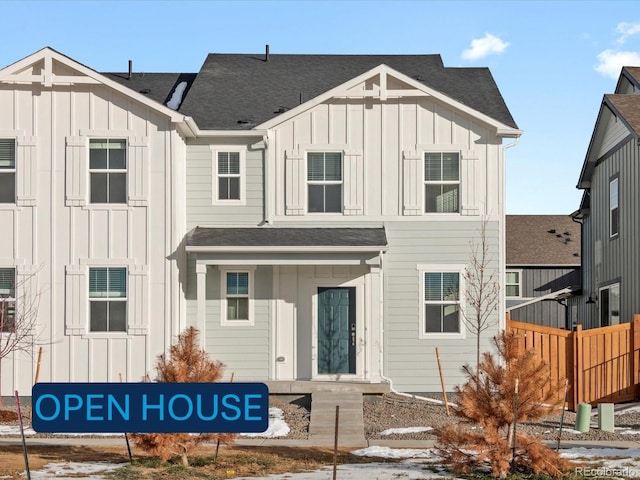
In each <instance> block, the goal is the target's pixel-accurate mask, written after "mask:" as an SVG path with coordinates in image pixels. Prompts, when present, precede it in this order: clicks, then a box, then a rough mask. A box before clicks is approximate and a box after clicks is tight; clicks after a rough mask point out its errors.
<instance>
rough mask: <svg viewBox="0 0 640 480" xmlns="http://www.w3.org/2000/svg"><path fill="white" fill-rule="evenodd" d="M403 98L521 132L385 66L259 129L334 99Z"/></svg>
mask: <svg viewBox="0 0 640 480" xmlns="http://www.w3.org/2000/svg"><path fill="white" fill-rule="evenodd" d="M402 97H433V98H436V99H438V100H440V101H441V102H443V103H446V104H447V105H450V106H452V107H454V108H457V109H458V110H461V111H463V112H465V113H467V114H468V115H470V116H473V117H475V118H476V119H478V120H480V121H483V122H484V123H487V124H489V125H491V126H493V127H494V128H496V130H498V131H499V132H500V134H502V135H504V136H517V135H519V134H520V133H521V132H520V131H519V130H517V129H515V128H513V127H509V126H507V125H505V124H503V123H501V122H498V121H496V120H495V119H494V118H491V117H489V116H487V115H485V114H484V113H482V112H479V111H476V110H474V109H472V108H470V107H468V106H467V105H465V104H463V103H460V102H458V101H457V100H454V99H452V98H450V97H448V96H447V95H444V94H442V93H441V92H439V91H437V90H434V89H432V88H430V87H428V86H426V85H425V84H424V83H422V82H420V81H418V80H416V79H413V78H410V77H408V76H407V75H405V74H403V73H401V72H398V71H396V70H394V69H393V68H391V67H389V66H387V65H385V64H382V65H379V66H376V67H374V68H372V69H371V70H368V71H366V72H364V73H362V74H361V75H358V76H357V77H355V78H352V79H350V80H348V81H347V82H345V83H343V84H341V85H338V86H336V87H335V88H332V89H331V90H329V91H327V92H325V93H323V94H321V95H318V96H317V97H315V98H314V99H312V100H310V101H308V102H305V103H303V104H301V105H299V106H297V107H295V108H293V109H291V110H289V111H287V112H286V113H283V114H281V115H278V116H277V117H274V118H272V119H271V120H269V121H267V122H265V123H263V124H260V125H258V126H257V128H262V129H267V128H271V127H274V126H276V125H278V124H281V123H282V122H285V121H287V120H289V119H290V118H292V117H294V116H296V115H298V114H300V113H301V112H303V111H306V110H309V109H310V108H312V107H314V106H316V105H318V104H320V103H322V102H325V101H327V100H329V99H332V98H372V99H376V100H380V101H386V100H388V99H391V98H402Z"/></svg>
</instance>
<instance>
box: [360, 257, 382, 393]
mask: <svg viewBox="0 0 640 480" xmlns="http://www.w3.org/2000/svg"><path fill="white" fill-rule="evenodd" d="M367 263H368V264H369V274H368V277H369V282H368V283H369V288H368V290H369V291H368V293H369V308H368V310H369V312H370V314H369V322H370V324H369V328H370V333H369V334H368V335H367V337H368V339H367V350H368V351H369V355H368V356H369V359H370V361H369V365H368V368H367V370H368V372H366V374H367V376H368V379H369V380H370V381H371V382H380V380H381V379H382V375H383V371H382V369H383V365H382V348H383V344H382V342H383V341H384V339H383V338H382V308H383V303H382V302H383V298H382V295H383V291H382V258H381V255H380V256H377V257H375V258H374V259H371V260H368V261H367ZM365 321H366V320H365Z"/></svg>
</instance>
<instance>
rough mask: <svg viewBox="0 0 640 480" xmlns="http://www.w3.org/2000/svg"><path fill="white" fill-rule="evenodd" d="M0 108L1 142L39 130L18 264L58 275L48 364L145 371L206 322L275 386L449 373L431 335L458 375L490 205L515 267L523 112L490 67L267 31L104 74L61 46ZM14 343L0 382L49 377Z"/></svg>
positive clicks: (17, 212)
mask: <svg viewBox="0 0 640 480" xmlns="http://www.w3.org/2000/svg"><path fill="white" fill-rule="evenodd" d="M0 106H2V107H3V108H2V109H0V140H2V139H4V141H5V143H6V144H7V145H13V144H15V145H16V146H17V147H16V148H18V149H20V148H21V146H22V145H25V146H31V145H34V146H35V147H34V148H31V147H29V148H31V149H26V150H24V152H26V153H16V154H15V156H13V154H11V152H10V153H9V154H8V156H7V159H0V162H4V163H0V168H3V169H4V171H3V170H0V172H2V173H0V175H6V178H4V177H3V178H0V182H4V183H6V184H15V185H16V187H17V188H18V193H17V194H16V195H15V196H13V197H11V196H10V195H8V194H7V198H6V199H5V200H3V201H4V202H5V204H4V206H3V207H2V208H0V215H3V217H2V218H3V219H4V221H3V224H4V225H9V230H10V232H11V233H10V234H8V235H6V234H5V235H3V236H0V269H2V270H0V273H2V272H5V271H6V273H7V274H10V275H21V274H22V271H23V269H24V271H25V273H29V272H34V274H35V279H36V280H37V282H38V285H40V286H41V287H42V288H43V289H44V290H45V291H46V292H47V293H46V295H44V297H43V300H44V301H43V302H42V303H41V315H40V317H41V322H40V325H41V327H42V329H43V332H44V333H45V336H47V335H48V336H51V337H52V338H53V339H54V340H55V342H56V343H53V344H52V345H51V346H50V347H48V349H47V353H46V355H47V357H46V362H45V364H46V368H45V369H44V371H43V372H41V376H40V379H41V380H43V381H69V380H75V381H87V380H89V381H92V380H103V381H118V379H119V374H122V375H123V378H124V379H126V380H130V381H135V380H138V379H139V378H140V376H141V375H142V374H144V373H145V372H150V371H151V369H152V368H153V361H154V358H155V356H156V355H157V354H160V353H163V352H166V351H167V350H168V348H169V345H170V344H171V341H172V340H173V339H175V336H176V334H177V333H178V332H179V331H180V330H182V329H183V328H185V327H186V326H188V325H195V326H197V327H198V328H199V329H200V331H201V332H202V335H201V337H202V338H201V341H202V345H203V346H204V347H205V348H206V350H207V351H208V352H209V353H210V354H211V356H212V357H213V358H215V359H218V360H221V361H223V362H224V363H225V364H226V365H227V371H228V374H231V373H233V374H234V378H235V379H236V380H238V381H269V382H270V385H271V386H273V387H274V388H276V387H278V385H280V387H281V388H289V385H290V384H291V382H300V381H311V382H322V381H339V382H356V383H359V384H366V385H372V384H373V385H376V384H377V385H386V384H388V383H389V382H393V385H394V386H395V388H397V389H399V390H404V391H439V390H440V380H439V377H438V369H437V367H436V365H435V353H434V349H435V347H436V346H438V347H440V353H441V357H442V361H443V367H444V369H445V375H446V377H447V382H448V383H449V384H450V386H452V385H454V384H456V383H460V382H461V381H462V380H463V376H462V374H461V371H460V367H461V366H462V364H464V363H466V362H472V361H473V360H474V359H475V338H474V337H473V335H472V334H471V333H470V332H468V331H467V330H466V329H465V326H464V323H463V321H462V319H461V314H460V312H461V310H462V309H465V308H467V299H466V298H465V284H464V270H465V268H466V267H467V265H468V263H469V257H470V242H473V241H474V240H479V238H478V235H479V231H480V228H481V226H482V225H483V223H485V224H486V227H487V232H488V233H487V237H488V238H487V240H488V243H489V245H490V246H491V252H490V253H491V256H492V258H493V259H494V261H493V263H492V264H491V265H490V266H489V268H492V269H495V270H496V271H497V272H498V274H499V276H500V277H501V278H502V277H503V274H504V259H505V252H504V250H503V247H502V246H503V244H504V242H503V241H502V239H503V238H504V228H505V226H504V178H505V147H504V146H503V145H502V142H503V140H504V139H505V138H507V139H508V138H516V137H518V136H520V134H521V131H520V130H518V128H517V126H516V124H515V122H514V120H513V118H512V117H511V114H510V113H509V110H508V109H507V107H506V105H505V103H504V100H503V98H502V96H501V95H500V92H499V91H498V89H497V87H496V84H495V82H494V80H493V78H492V76H491V74H490V72H489V70H487V69H486V68H447V67H444V65H443V64H442V60H441V58H440V56H439V55H407V56H404V55H269V52H268V50H267V52H266V53H265V54H262V55H235V54H234V55H219V54H212V55H209V56H208V57H207V59H206V60H205V62H204V64H203V66H202V68H201V69H200V71H199V72H198V73H197V74H148V73H147V74H139V73H137V72H135V71H134V72H129V73H110V74H100V73H98V72H95V71H93V70H91V69H90V68H87V67H85V66H83V65H81V64H79V63H77V62H75V61H74V60H71V59H69V58H68V57H65V56H63V55H61V54H59V53H58V52H56V51H54V50H51V49H48V48H46V49H43V50H41V51H40V52H37V53H35V54H33V55H32V56H30V57H27V58H26V59H23V60H21V61H20V62H18V63H16V64H14V65H12V66H9V67H7V68H6V69H3V70H0ZM168 107H171V108H168ZM93 150H96V151H95V152H94V151H93ZM19 151H20V152H22V150H19ZM27 153H28V155H30V156H28V157H26V158H29V159H30V162H31V163H26V164H25V163H23V162H22V161H21V158H23V157H22V156H24V155H27ZM21 155H22V156H21ZM105 158H106V159H108V160H105ZM105 161H106V163H105ZM28 169H30V170H28ZM31 171H38V172H39V177H38V178H39V180H38V182H31V183H29V182H27V183H24V181H25V180H24V179H25V178H27V177H28V174H27V172H31ZM11 175H14V176H13V177H11ZM101 182H102V183H101ZM104 182H106V183H104ZM118 182H120V183H118ZM103 183H104V185H103ZM50 185H51V187H49V186H50ZM118 185H121V187H118ZM122 185H125V187H122ZM101 186H104V188H102V190H101ZM100 195H102V196H100ZM103 197H104V198H103ZM110 200H113V201H110ZM29 202H35V203H33V204H31V203H29ZM49 202H51V204H50V205H49ZM36 225H37V232H36ZM30 228H32V229H33V230H30ZM32 236H33V237H34V238H36V240H35V241H34V242H33V243H30V242H28V241H25V240H24V239H27V238H31V237H32ZM36 253H37V254H36ZM40 265H42V266H43V268H42V270H38V269H37V268H36V267H37V266H40ZM0 288H2V286H1V285H0ZM501 291H503V289H501ZM501 305H504V298H503V297H502V298H501ZM16 308H19V305H17V306H16ZM501 311H502V309H501ZM501 311H496V313H495V316H496V317H495V320H496V322H495V327H494V329H493V330H492V331H489V332H486V338H485V339H484V340H483V342H482V347H483V348H486V349H488V348H490V344H489V338H491V337H492V336H493V335H494V334H495V333H497V332H498V331H499V329H501V328H503V327H504V316H503V315H502V314H501ZM9 361H11V362H13V364H12V365H11V366H7V367H5V363H3V376H2V394H5V395H6V394H10V393H12V392H13V390H14V389H15V388H16V387H17V386H19V387H20V388H21V389H22V390H24V388H25V386H27V385H28V384H29V383H30V381H31V380H30V379H31V378H33V369H34V368H33V364H32V363H30V362H28V361H26V360H24V359H22V358H17V357H16V358H11V359H9ZM5 368H6V369H7V370H6V371H9V372H13V374H12V375H9V376H7V375H4V372H5ZM278 382H280V383H278Z"/></svg>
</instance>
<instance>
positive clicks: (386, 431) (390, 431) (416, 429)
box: [380, 427, 433, 435]
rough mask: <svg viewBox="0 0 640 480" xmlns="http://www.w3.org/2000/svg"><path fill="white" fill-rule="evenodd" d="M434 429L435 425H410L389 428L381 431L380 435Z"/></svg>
mask: <svg viewBox="0 0 640 480" xmlns="http://www.w3.org/2000/svg"><path fill="white" fill-rule="evenodd" d="M429 430H433V427H408V428H387V429H386V430H383V431H381V432H380V435H394V434H403V433H419V432H428V431H429Z"/></svg>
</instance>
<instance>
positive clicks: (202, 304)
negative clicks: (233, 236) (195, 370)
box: [196, 263, 207, 349]
mask: <svg viewBox="0 0 640 480" xmlns="http://www.w3.org/2000/svg"><path fill="white" fill-rule="evenodd" d="M196 277H197V283H196V285H197V290H196V298H197V303H198V324H197V327H198V330H200V347H201V348H203V349H204V343H205V342H204V337H205V333H206V332H205V319H206V318H207V264H206V263H196Z"/></svg>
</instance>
